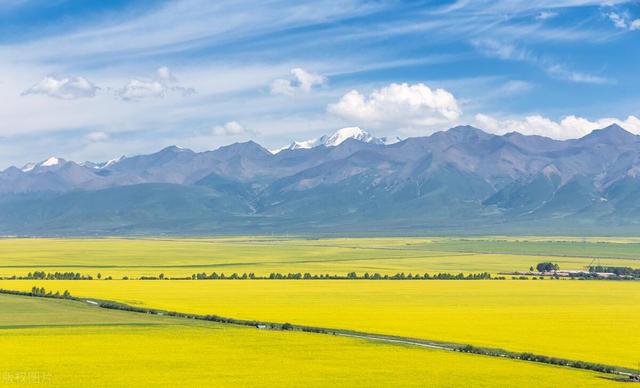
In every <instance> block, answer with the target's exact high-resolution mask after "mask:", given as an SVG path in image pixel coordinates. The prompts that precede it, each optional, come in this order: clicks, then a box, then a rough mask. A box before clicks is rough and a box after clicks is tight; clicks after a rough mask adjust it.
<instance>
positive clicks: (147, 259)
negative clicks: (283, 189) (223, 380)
mask: <svg viewBox="0 0 640 388" xmlns="http://www.w3.org/2000/svg"><path fill="white" fill-rule="evenodd" d="M594 258H599V260H600V263H601V264H604V265H617V266H629V267H640V242H639V241H638V240H636V239H610V238H602V239H596V238H591V239H587V240H584V241H583V240H582V239H573V240H572V239H569V238H555V240H550V239H543V238H539V237H521V238H519V239H515V238H492V239H488V238H475V239H461V238H455V239H453V238H365V239H301V238H295V239H293V238H292V239H278V238H268V237H264V238H255V237H253V238H241V237H238V238H216V239H0V277H6V276H13V275H18V276H24V275H26V274H27V273H28V272H31V271H34V270H44V271H48V272H55V271H59V272H66V271H76V272H82V273H87V274H89V275H92V276H95V275H96V274H97V273H101V274H102V275H103V276H112V277H114V278H122V277H123V276H128V277H140V276H157V275H158V274H159V273H164V274H165V275H166V276H171V277H184V276H190V275H191V274H193V273H196V272H207V273H211V272H213V271H217V272H225V273H233V272H238V273H244V272H247V273H249V272H254V273H256V274H257V275H263V276H264V275H268V274H269V273H270V272H280V273H289V272H301V273H304V272H310V273H313V274H326V273H329V274H340V275H344V274H346V273H348V272H351V271H355V272H359V273H364V272H370V273H374V272H379V273H381V274H394V273H396V272H405V273H409V272H413V273H424V272H430V273H435V272H456V273H457V272H464V273H471V272H484V271H487V272H492V273H496V272H500V271H515V270H520V271H522V270H527V269H529V267H530V266H531V265H535V263H537V262H539V261H542V260H545V259H552V260H553V261H554V262H558V263H559V264H560V266H561V268H564V269H582V268H584V266H586V265H588V264H589V263H591V262H592V260H593V259H594Z"/></svg>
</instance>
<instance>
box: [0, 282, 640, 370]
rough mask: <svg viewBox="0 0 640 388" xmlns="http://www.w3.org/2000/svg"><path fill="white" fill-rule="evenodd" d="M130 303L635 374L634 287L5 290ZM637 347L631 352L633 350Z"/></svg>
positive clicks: (301, 285)
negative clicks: (407, 339)
mask: <svg viewBox="0 0 640 388" xmlns="http://www.w3.org/2000/svg"><path fill="white" fill-rule="evenodd" d="M2 285H3V286H4V287H5V288H11V289H21V290H29V289H30V288H31V287H32V286H33V285H36V286H39V287H41V286H42V287H49V288H51V287H53V286H56V287H59V288H60V290H63V289H69V290H70V291H71V292H72V294H74V295H80V296H91V297H95V298H101V299H110V300H117V301H121V302H124V303H127V304H132V305H138V306H146V307H153V308H160V309H167V310H174V311H182V312H189V313H200V314H218V315H223V316H229V317H233V318H241V319H260V320H267V321H275V322H291V323H297V324H305V325H312V326H322V327H332V328H341V329H351V330H358V331H364V332H371V333H379V334H390V335H399V336H404V337H413V338H422V339H430V340H438V341H444V342H448V341H450V342H456V343H469V344H473V345H477V346H485V347H497V348H503V349H506V350H511V351H518V352H534V353H538V354H545V355H550V356H556V357H564V358H569V359H578V360H584V361H590V362H598V363H605V364H612V365H618V366H625V367H632V368H634V367H636V366H637V362H638V360H640V348H639V347H638V346H637V344H638V343H640V334H639V329H640V326H639V322H640V310H638V309H637V308H634V306H638V305H639V303H640V283H638V282H613V281H609V282H607V281H579V280H536V281H533V280H528V281H511V280H507V281H493V280H489V281H395V282H394V281H386V282H385V281H365V280H362V281H346V280H343V281H286V280H274V281H269V280H263V281H259V280H256V281H233V280H225V281H222V280H219V281H132V280H129V281H118V280H113V281H39V282H38V281H3V282H2ZM634 344H635V345H634Z"/></svg>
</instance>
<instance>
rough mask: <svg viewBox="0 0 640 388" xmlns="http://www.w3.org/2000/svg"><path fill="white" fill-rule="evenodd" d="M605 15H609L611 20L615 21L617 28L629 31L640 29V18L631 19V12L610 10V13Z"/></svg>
mask: <svg viewBox="0 0 640 388" xmlns="http://www.w3.org/2000/svg"><path fill="white" fill-rule="evenodd" d="M605 16H607V17H608V18H609V20H611V21H612V22H613V25H614V26H615V27H616V28H619V29H622V30H629V31H636V30H640V18H638V19H635V20H631V16H630V15H629V12H623V13H616V12H609V13H608V14H605Z"/></svg>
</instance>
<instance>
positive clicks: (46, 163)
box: [20, 156, 65, 172]
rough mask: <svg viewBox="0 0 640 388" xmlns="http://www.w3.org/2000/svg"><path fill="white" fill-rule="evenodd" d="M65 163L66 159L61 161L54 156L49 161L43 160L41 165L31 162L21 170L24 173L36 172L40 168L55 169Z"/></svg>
mask: <svg viewBox="0 0 640 388" xmlns="http://www.w3.org/2000/svg"><path fill="white" fill-rule="evenodd" d="M64 162H65V160H64V159H59V158H56V157H54V156H52V157H50V158H49V159H47V160H43V161H41V162H39V163H34V162H29V163H27V164H25V165H24V166H22V168H21V169H20V170H22V172H30V171H33V170H35V169H36V168H38V167H55V166H58V165H60V164H63V163H64Z"/></svg>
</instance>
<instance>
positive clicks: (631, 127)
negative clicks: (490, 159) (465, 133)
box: [475, 114, 640, 140]
mask: <svg viewBox="0 0 640 388" xmlns="http://www.w3.org/2000/svg"><path fill="white" fill-rule="evenodd" d="M611 124H618V125H619V126H621V127H623V128H624V129H626V130H627V131H629V132H632V133H635V134H640V119H639V118H638V117H636V116H633V115H631V116H629V117H627V118H626V119H625V120H621V119H617V118H602V119H598V120H595V121H591V120H588V119H585V118H583V117H578V116H574V115H570V116H565V117H563V118H562V119H561V120H560V121H554V120H551V119H549V118H547V117H544V116H541V115H530V116H526V117H524V118H522V119H519V118H518V119H512V118H507V119H500V118H495V117H492V116H489V115H485V114H477V115H476V116H475V125H477V126H478V127H479V128H482V129H484V130H487V131H489V132H492V133H496V134H500V135H502V134H505V133H509V132H514V131H515V132H520V133H522V134H525V135H540V136H546V137H551V138H554V139H563V140H564V139H575V138H579V137H582V136H584V135H587V134H588V133H590V132H591V131H593V130H594V129H601V128H605V127H607V126H609V125H611Z"/></svg>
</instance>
